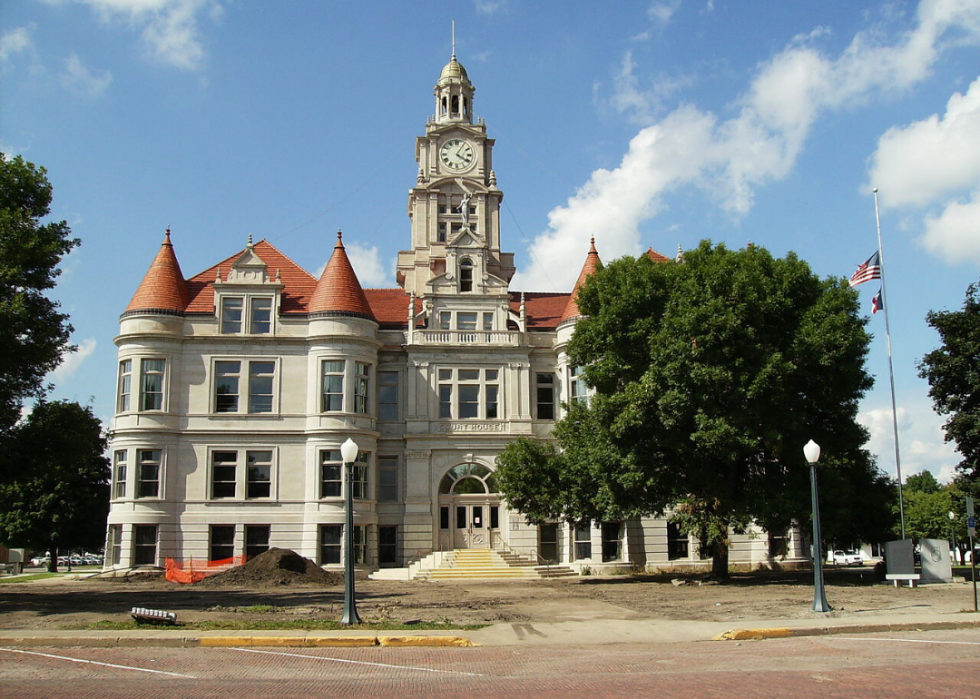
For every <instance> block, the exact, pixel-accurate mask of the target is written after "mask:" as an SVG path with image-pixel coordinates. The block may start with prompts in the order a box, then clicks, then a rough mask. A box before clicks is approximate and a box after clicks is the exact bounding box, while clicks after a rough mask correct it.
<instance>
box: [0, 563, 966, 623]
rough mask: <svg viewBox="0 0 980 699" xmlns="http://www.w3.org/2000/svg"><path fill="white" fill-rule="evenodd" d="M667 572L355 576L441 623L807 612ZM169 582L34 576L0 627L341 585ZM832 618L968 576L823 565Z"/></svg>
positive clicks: (326, 600)
mask: <svg viewBox="0 0 980 699" xmlns="http://www.w3.org/2000/svg"><path fill="white" fill-rule="evenodd" d="M675 580H677V581H679V580H680V579H679V578H676V577H673V578H672V577H669V576H663V577H653V576H643V577H625V576H624V577H606V578H604V577H580V578H571V579H560V580H531V581H509V580H507V581H504V580H484V581H479V582H468V581H467V582H456V581H454V582H390V581H374V580H364V581H358V582H357V584H356V594H357V605H358V610H359V612H360V615H361V617H362V618H363V619H364V620H365V621H392V622H400V623H410V622H418V621H425V622H450V623H453V624H487V623H501V622H507V623H514V622H526V623H533V622H539V623H545V622H560V621H572V620H588V619H591V618H599V617H605V618H615V619H673V620H701V621H737V620H743V619H752V620H764V619H786V618H804V617H807V616H810V615H811V614H812V613H811V612H810V604H811V603H812V601H813V582H812V573H808V572H791V573H770V572H764V573H751V574H740V575H733V576H732V578H731V579H730V580H729V581H728V582H726V583H724V584H698V581H699V578H698V577H690V578H686V579H685V580H684V582H685V583H686V584H683V585H677V584H675V583H674V581H675ZM216 582H217V581H214V580H212V581H209V583H210V584H209V585H201V584H195V585H181V584H173V583H169V582H167V581H166V580H164V579H163V578H162V577H160V578H157V579H152V578H151V579H146V578H144V579H141V580H131V581H126V582H121V581H118V580H112V579H87V580H59V581H57V582H51V581H49V580H42V581H37V582H32V583H23V584H4V585H0V628H3V629H56V628H66V627H74V628H78V627H79V625H88V624H92V623H95V622H98V621H101V620H112V621H127V620H128V619H129V611H130V609H131V608H132V607H149V608H153V609H162V610H165V611H172V612H176V613H177V615H178V619H179V620H180V621H181V622H198V621H208V620H222V619H237V620H243V619H248V620H255V621H270V620H276V621H279V620H282V621H286V620H297V619H303V618H309V617H311V616H312V617H316V618H323V619H336V618H339V616H340V614H341V611H342V605H343V594H344V590H343V583H342V581H340V580H338V579H337V576H333V577H332V578H331V580H330V582H329V583H327V584H324V583H321V584H317V585H310V584H303V583H300V584H282V582H281V581H280V582H278V583H262V584H254V585H251V586H249V585H246V586H241V585H222V584H215V583H216ZM826 582H827V598H828V600H829V602H830V604H831V605H832V606H833V607H834V609H835V611H834V612H833V614H834V615H838V616H842V615H857V616H860V615H862V614H866V613H868V612H872V613H889V612H898V613H910V614H914V613H917V612H920V611H931V612H956V611H964V610H972V609H973V589H972V585H971V584H970V583H951V584H936V585H924V586H920V587H917V588H915V589H909V588H898V589H896V588H895V587H892V586H891V585H885V584H882V583H879V582H877V581H876V580H874V575H873V572H872V571H871V569H870V568H851V569H846V570H833V569H831V570H828V571H827V573H826Z"/></svg>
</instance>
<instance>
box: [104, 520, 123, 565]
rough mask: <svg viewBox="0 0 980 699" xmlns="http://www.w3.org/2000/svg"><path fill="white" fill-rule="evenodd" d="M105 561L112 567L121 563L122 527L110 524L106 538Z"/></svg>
mask: <svg viewBox="0 0 980 699" xmlns="http://www.w3.org/2000/svg"><path fill="white" fill-rule="evenodd" d="M105 553H106V560H107V561H108V562H109V563H111V564H112V565H113V566H118V565H119V564H120V563H121V562H122V525H121V524H110V525H109V535H108V536H107V537H106V552H105Z"/></svg>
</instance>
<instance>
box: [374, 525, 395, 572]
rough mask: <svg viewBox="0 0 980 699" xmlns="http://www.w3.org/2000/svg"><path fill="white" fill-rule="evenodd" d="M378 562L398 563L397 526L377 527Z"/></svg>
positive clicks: (385, 563) (386, 563) (382, 563)
mask: <svg viewBox="0 0 980 699" xmlns="http://www.w3.org/2000/svg"><path fill="white" fill-rule="evenodd" d="M378 563H379V564H380V565H395V564H397V563H398V527H395V526H381V527H378Z"/></svg>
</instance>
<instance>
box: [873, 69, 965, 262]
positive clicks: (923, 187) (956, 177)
mask: <svg viewBox="0 0 980 699" xmlns="http://www.w3.org/2000/svg"><path fill="white" fill-rule="evenodd" d="M871 162H872V165H871V173H870V180H871V183H872V184H873V185H874V186H876V187H878V188H879V200H880V202H881V204H882V207H883V208H889V207H891V208H897V207H919V208H924V209H926V210H928V209H929V208H930V207H937V206H938V207H939V208H940V209H941V211H939V213H932V212H929V213H927V214H926V215H925V218H924V220H923V235H922V243H923V245H924V246H925V247H926V249H928V250H929V251H930V252H932V253H933V254H934V255H936V256H937V257H940V258H942V259H945V260H946V261H947V262H948V263H950V264H956V263H960V262H963V261H971V260H972V261H974V262H980V236H978V235H977V229H978V228H980V78H978V79H976V80H974V81H973V83H972V84H971V85H970V87H969V88H968V89H967V91H966V93H965V94H960V93H956V94H954V95H953V96H952V97H950V98H949V101H948V102H947V104H946V113H945V114H943V115H942V116H940V115H938V114H933V115H931V116H929V117H928V118H926V119H923V120H921V121H917V122H914V123H912V124H909V125H908V126H904V127H893V128H891V129H889V130H888V131H886V132H885V133H884V135H882V137H881V138H880V139H879V140H878V148H877V150H876V151H875V153H874V155H873V156H872V158H871Z"/></svg>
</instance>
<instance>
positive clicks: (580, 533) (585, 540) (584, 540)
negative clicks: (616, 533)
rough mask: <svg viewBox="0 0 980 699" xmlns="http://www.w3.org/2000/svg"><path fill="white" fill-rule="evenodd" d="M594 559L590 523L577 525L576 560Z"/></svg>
mask: <svg viewBox="0 0 980 699" xmlns="http://www.w3.org/2000/svg"><path fill="white" fill-rule="evenodd" d="M587 558H592V527H591V526H590V524H589V523H588V522H579V523H578V524H576V525H575V560H576V561H581V560H584V559H587Z"/></svg>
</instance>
